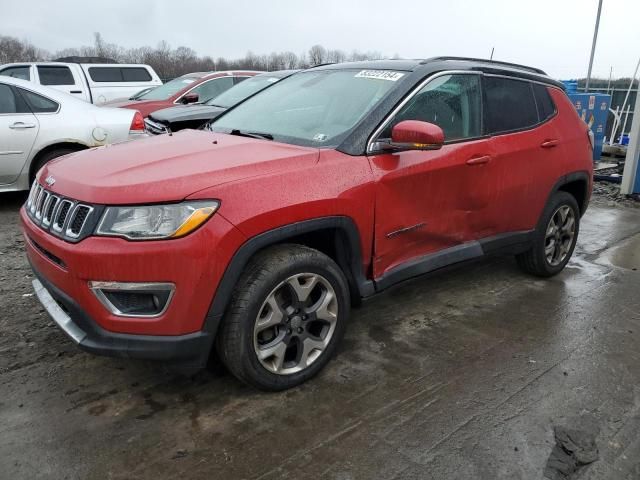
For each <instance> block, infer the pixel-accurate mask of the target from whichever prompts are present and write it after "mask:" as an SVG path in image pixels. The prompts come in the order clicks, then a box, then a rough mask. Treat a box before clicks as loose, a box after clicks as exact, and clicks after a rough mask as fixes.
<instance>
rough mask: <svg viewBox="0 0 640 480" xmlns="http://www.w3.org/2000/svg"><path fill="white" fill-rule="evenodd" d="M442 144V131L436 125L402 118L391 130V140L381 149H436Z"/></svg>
mask: <svg viewBox="0 0 640 480" xmlns="http://www.w3.org/2000/svg"><path fill="white" fill-rule="evenodd" d="M443 144H444V132H443V131H442V129H441V128H440V127H439V126H438V125H434V124H433V123H428V122H421V121H419V120H403V121H402V122H399V123H398V124H397V125H395V126H394V127H393V129H392V130H391V141H390V142H388V143H386V144H382V145H381V148H382V150H396V151H398V150H438V149H440V148H442V145H443Z"/></svg>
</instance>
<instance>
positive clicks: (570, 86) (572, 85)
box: [562, 80, 578, 93]
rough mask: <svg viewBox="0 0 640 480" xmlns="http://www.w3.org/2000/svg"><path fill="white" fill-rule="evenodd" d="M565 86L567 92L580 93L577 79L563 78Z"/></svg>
mask: <svg viewBox="0 0 640 480" xmlns="http://www.w3.org/2000/svg"><path fill="white" fill-rule="evenodd" d="M562 83H563V84H564V88H565V89H566V90H567V93H578V81H577V80H562Z"/></svg>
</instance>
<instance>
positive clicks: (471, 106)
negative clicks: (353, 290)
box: [369, 73, 492, 279]
mask: <svg viewBox="0 0 640 480" xmlns="http://www.w3.org/2000/svg"><path fill="white" fill-rule="evenodd" d="M481 105H482V95H481V87H480V75H479V74H477V73H460V74H457V73H456V74H444V75H440V76H437V77H435V78H433V79H431V80H429V81H428V82H427V83H426V84H425V85H424V86H422V87H421V88H420V89H419V90H418V91H417V92H416V93H415V94H413V95H412V96H410V97H409V99H408V100H407V101H405V102H404V105H403V106H402V107H401V108H400V109H399V111H398V112H397V113H395V114H394V115H393V117H392V118H391V119H390V120H389V121H388V122H387V123H386V124H385V126H384V127H383V129H382V131H381V132H380V134H379V135H377V138H375V139H374V140H378V139H388V138H390V136H391V129H392V128H393V126H394V125H395V124H396V123H398V122H400V121H403V120H421V121H425V122H430V123H433V124H436V125H438V126H440V127H441V128H442V129H443V131H444V134H445V145H444V146H443V147H442V148H441V149H440V150H436V151H405V152H397V153H378V154H370V155H369V159H370V163H371V166H372V170H373V174H374V177H375V179H376V182H377V186H376V206H375V245H374V249H375V253H374V258H375V260H374V277H375V278H377V279H379V278H381V277H383V276H386V275H389V274H390V273H391V274H394V272H397V270H396V269H395V267H400V266H401V265H403V266H410V265H412V264H415V263H417V262H419V261H420V260H421V259H422V258H424V257H425V256H427V255H430V254H436V253H438V252H445V256H447V255H448V257H447V258H446V259H445V258H443V259H441V260H447V263H451V262H453V261H456V260H458V259H459V260H464V259H465V258H464V257H465V256H466V257H467V258H469V255H471V256H476V255H479V254H480V250H479V245H477V244H473V242H472V241H473V240H474V239H476V238H477V236H476V235H475V230H476V229H477V228H480V227H481V226H482V222H483V220H482V213H481V212H482V211H483V209H484V207H486V204H487V202H488V195H489V193H490V192H489V191H488V190H487V189H485V188H483V185H482V183H481V182H479V181H478V180H477V179H478V178H481V177H482V175H481V174H482V171H483V169H484V168H485V167H486V164H487V162H489V161H490V160H491V155H492V151H491V144H490V142H489V140H488V139H485V138H483V137H482V107H481ZM463 244H467V245H469V247H470V248H466V246H465V245H463ZM448 260H451V262H448ZM387 278H388V277H387Z"/></svg>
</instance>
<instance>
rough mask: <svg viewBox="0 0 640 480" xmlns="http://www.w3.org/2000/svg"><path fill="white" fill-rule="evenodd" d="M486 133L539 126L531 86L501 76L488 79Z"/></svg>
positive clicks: (486, 83)
mask: <svg viewBox="0 0 640 480" xmlns="http://www.w3.org/2000/svg"><path fill="white" fill-rule="evenodd" d="M484 88H485V98H486V108H485V130H486V133H489V134H495V133H503V132H510V131H513V130H521V129H524V128H529V127H532V126H533V125H535V124H536V123H538V111H537V109H536V102H535V99H534V97H533V89H532V88H531V83H530V82H527V81H523V80H512V79H508V78H501V77H485V79H484Z"/></svg>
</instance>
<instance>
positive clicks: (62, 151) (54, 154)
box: [29, 148, 78, 185]
mask: <svg viewBox="0 0 640 480" xmlns="http://www.w3.org/2000/svg"><path fill="white" fill-rule="evenodd" d="M77 151H78V150H75V149H73V148H57V149H55V150H50V151H48V152H47V153H45V154H43V155H41V156H40V157H39V158H38V159H37V160H36V162H35V163H34V165H33V168H32V169H31V175H30V177H29V185H31V184H32V183H33V181H34V180H35V179H36V174H37V173H38V172H39V171H40V169H41V168H42V167H44V166H45V164H46V163H48V162H50V161H51V160H53V159H54V158H58V157H61V156H63V155H67V154H69V153H73V152H77Z"/></svg>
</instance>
